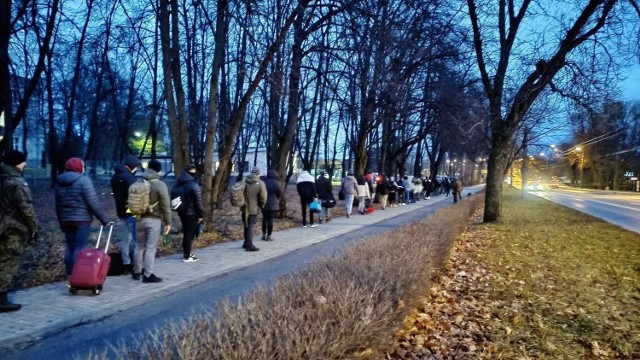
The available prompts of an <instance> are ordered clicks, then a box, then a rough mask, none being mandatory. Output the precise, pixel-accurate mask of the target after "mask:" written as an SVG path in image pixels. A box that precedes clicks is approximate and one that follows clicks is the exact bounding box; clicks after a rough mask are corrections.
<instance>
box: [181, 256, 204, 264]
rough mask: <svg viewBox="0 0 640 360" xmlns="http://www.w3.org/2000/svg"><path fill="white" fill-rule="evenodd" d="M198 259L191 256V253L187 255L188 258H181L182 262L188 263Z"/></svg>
mask: <svg viewBox="0 0 640 360" xmlns="http://www.w3.org/2000/svg"><path fill="white" fill-rule="evenodd" d="M198 260H200V259H198V258H197V257H195V256H193V254H191V255H189V257H188V258H186V259H182V262H184V263H190V262H196V261H198Z"/></svg>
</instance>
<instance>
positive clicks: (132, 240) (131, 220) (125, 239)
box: [116, 216, 136, 265]
mask: <svg viewBox="0 0 640 360" xmlns="http://www.w3.org/2000/svg"><path fill="white" fill-rule="evenodd" d="M116 229H117V232H118V238H119V239H120V242H119V243H118V250H120V254H121V255H122V263H123V264H124V265H129V264H131V259H132V258H133V252H134V251H135V249H136V218H135V216H129V217H126V218H120V219H118V223H117V226H116Z"/></svg>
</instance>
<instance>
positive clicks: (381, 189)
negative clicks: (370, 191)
mask: <svg viewBox="0 0 640 360" xmlns="http://www.w3.org/2000/svg"><path fill="white" fill-rule="evenodd" d="M376 193H378V194H380V195H389V181H387V179H382V180H380V182H379V183H378V184H377V185H376Z"/></svg>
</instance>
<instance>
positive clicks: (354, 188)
mask: <svg viewBox="0 0 640 360" xmlns="http://www.w3.org/2000/svg"><path fill="white" fill-rule="evenodd" d="M340 192H342V193H343V194H344V213H345V215H346V217H347V218H350V217H351V211H352V210H353V200H354V199H355V198H356V195H358V182H357V181H356V178H355V177H354V176H353V171H352V170H349V171H347V176H345V177H344V179H342V183H341V184H340Z"/></svg>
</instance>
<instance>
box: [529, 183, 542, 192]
mask: <svg viewBox="0 0 640 360" xmlns="http://www.w3.org/2000/svg"><path fill="white" fill-rule="evenodd" d="M542 190H544V186H542V184H540V183H539V182H531V183H529V184H527V191H542Z"/></svg>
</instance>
